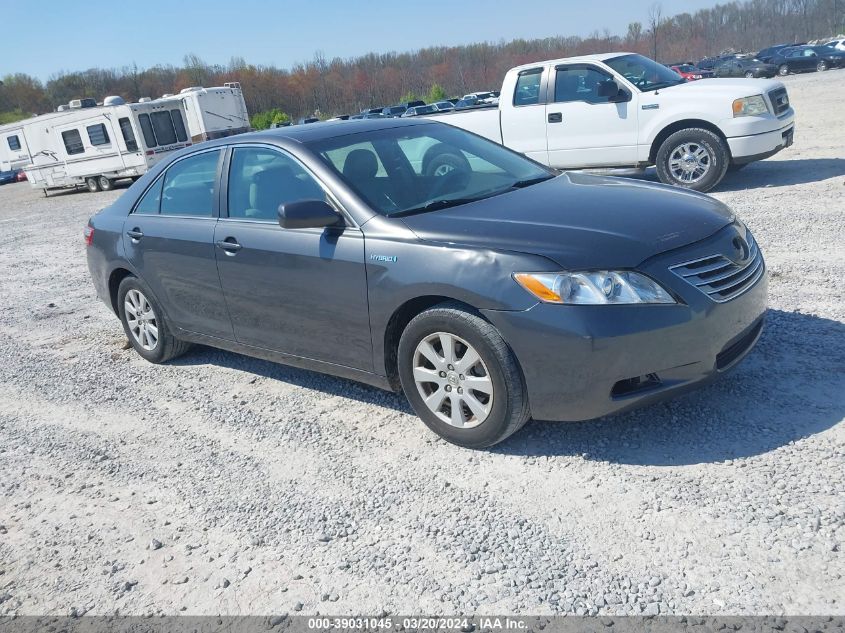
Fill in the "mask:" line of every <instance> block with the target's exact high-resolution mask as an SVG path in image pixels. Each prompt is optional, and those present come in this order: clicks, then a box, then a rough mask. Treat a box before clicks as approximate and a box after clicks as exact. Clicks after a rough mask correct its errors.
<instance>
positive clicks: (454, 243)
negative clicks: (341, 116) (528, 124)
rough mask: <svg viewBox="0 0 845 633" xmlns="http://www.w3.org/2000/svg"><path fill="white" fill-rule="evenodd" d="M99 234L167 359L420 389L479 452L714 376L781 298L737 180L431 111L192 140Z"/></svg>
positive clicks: (431, 407)
mask: <svg viewBox="0 0 845 633" xmlns="http://www.w3.org/2000/svg"><path fill="white" fill-rule="evenodd" d="M85 236H86V242H87V244H88V248H87V254H88V264H89V268H90V271H91V277H92V279H93V282H94V285H95V286H96V289H97V292H98V294H99V296H100V297H101V298H102V299H103V301H104V302H105V303H106V304H107V305H108V306H109V308H110V309H111V310H113V311H114V313H115V314H116V315H117V316H118V317H119V318H120V320H121V322H122V323H123V328H124V330H125V332H126V334H127V336H128V338H129V341H130V342H131V344H132V346H133V347H134V348H135V350H136V351H137V352H138V354H140V355H141V356H143V357H144V358H145V359H147V360H149V361H151V362H154V363H162V362H165V361H168V360H170V359H172V358H174V357H176V356H178V355H179V354H182V353H184V352H185V351H187V350H188V348H189V346H190V345H191V344H192V343H201V344H205V345H211V346H214V347H218V348H222V349H226V350H231V351H234V352H238V353H242V354H248V355H251V356H256V357H261V358H266V359H271V360H274V361H278V362H282V363H287V364H291V365H295V366H298V367H304V368H308V369H312V370H316V371H321V372H326V373H330V374H335V375H338V376H342V377H346V378H350V379H353V380H358V381H361V382H364V383H368V384H370V385H375V386H377V387H381V388H384V389H392V390H397V391H398V390H402V391H404V393H405V395H406V396H407V398H408V400H409V401H410V403H411V405H412V406H413V408H414V410H415V411H416V412H417V414H418V415H419V416H420V417H421V418H422V420H423V421H424V422H425V423H426V424H427V425H428V426H429V427H430V428H431V429H432V430H433V431H434V432H436V433H437V434H439V435H440V436H441V437H443V438H445V439H446V440H448V441H450V442H453V443H456V444H459V445H462V446H467V447H473V448H479V447H486V446H490V445H492V444H495V443H496V442H500V441H502V440H503V439H505V438H507V437H508V436H509V435H511V434H512V433H514V432H516V431H517V430H518V429H519V428H520V427H521V426H522V425H523V424H524V423H525V422H526V421H527V420H528V419H529V418H530V417H533V418H536V419H542V420H587V419H591V418H596V417H599V416H603V415H606V414H609V413H614V412H619V411H624V410H626V409H630V408H632V407H635V406H640V405H644V404H648V403H651V402H655V401H657V400H660V399H663V398H666V397H669V396H673V395H675V394H678V393H681V392H683V391H686V390H688V389H690V388H692V387H695V386H698V385H701V384H704V383H705V382H707V381H709V380H711V379H713V378H714V377H716V376H718V375H720V374H722V373H723V372H725V371H727V370H729V369H730V368H731V367H733V366H734V365H735V364H736V363H737V362H739V361H740V360H741V359H742V358H743V357H744V356H745V355H746V354H747V353H748V352H749V350H750V349H751V348H752V347H753V345H754V343H755V342H756V341H757V339H758V337H759V336H760V332H761V330H762V326H763V316H764V312H765V310H766V276H765V265H764V262H763V257H762V254H761V252H760V249H759V248H758V246H757V244H756V242H755V241H754V238H753V237H752V235H751V233H750V231H749V230H748V229H747V228H746V227H745V226H744V225H743V224H742V223H741V222H740V221H739V220H738V219H737V218H736V217H735V215H734V214H733V213H732V212H731V211H730V210H729V209H728V208H727V207H725V206H724V205H723V204H721V203H719V202H717V201H716V200H713V199H711V198H709V197H707V196H705V195H702V194H697V193H694V192H690V191H683V190H677V189H672V188H668V187H664V186H661V185H653V184H648V183H645V182H640V181H630V180H624V179H616V178H602V177H597V176H588V175H583V174H575V173H572V174H562V175H558V174H557V173H555V172H552V171H550V170H549V169H547V168H546V167H543V166H541V165H539V164H537V163H535V162H533V161H531V160H529V159H527V158H525V157H524V156H522V155H520V154H517V153H515V152H512V151H510V150H508V149H506V148H503V147H501V146H499V145H497V144H495V143H492V142H490V141H487V140H486V139H483V138H480V137H478V136H475V135H473V134H470V133H468V132H465V131H463V130H459V129H456V128H453V127H451V126H448V125H443V124H440V123H434V122H431V121H423V120H414V119H382V120H360V121H347V122H335V123H315V124H312V125H308V126H297V127H291V128H284V129H277V130H271V131H267V132H259V133H253V134H245V135H241V136H236V137H229V138H226V139H220V140H218V141H211V142H207V143H203V144H201V145H197V146H194V147H191V148H190V149H186V150H184V151H182V152H180V153H178V154H176V155H174V156H173V158H172V159H170V160H167V161H163V162H161V163H159V164H158V165H156V167H155V168H153V169H152V170H151V171H150V172H149V173H147V174H146V175H145V176H143V177H142V178H141V179H140V180H138V181H137V182H136V183H135V184H133V185H132V186H131V187H130V188H129V189H128V190H127V191H126V192H125V193H124V195H123V196H122V197H121V198H120V199H119V200H117V201H116V202H115V203H114V204H113V205H112V206H110V207H108V208H106V209H104V210H103V211H101V212H100V213H98V214H97V215H95V216H94V217H92V218H91V220H90V222H89V224H88V226H87V227H86V229H85Z"/></svg>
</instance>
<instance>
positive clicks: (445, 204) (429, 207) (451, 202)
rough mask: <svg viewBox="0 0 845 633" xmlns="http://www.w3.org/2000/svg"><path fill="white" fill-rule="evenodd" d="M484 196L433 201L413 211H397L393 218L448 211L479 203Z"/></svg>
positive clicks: (392, 215) (392, 214) (391, 215)
mask: <svg viewBox="0 0 845 633" xmlns="http://www.w3.org/2000/svg"><path fill="white" fill-rule="evenodd" d="M483 198H484V196H482V197H480V198H444V199H441V200H432V201H431V202H427V203H426V204H424V205H422V206H419V207H414V208H412V209H403V210H402V211H397V212H396V213H391V214H390V217H391V218H401V217H402V216H405V215H414V214H415V213H425V212H426V211H436V210H437V209H448V208H449V207H457V206H459V205H462V204H468V203H470V202H477V201H478V200H482V199H483Z"/></svg>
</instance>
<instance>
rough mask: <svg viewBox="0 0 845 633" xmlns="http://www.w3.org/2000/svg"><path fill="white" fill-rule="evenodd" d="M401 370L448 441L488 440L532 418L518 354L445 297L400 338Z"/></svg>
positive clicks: (421, 410)
mask: <svg viewBox="0 0 845 633" xmlns="http://www.w3.org/2000/svg"><path fill="white" fill-rule="evenodd" d="M398 363H399V378H400V380H401V382H402V390H403V391H404V392H405V395H406V396H407V398H408V400H409V401H410V403H411V406H413V408H414V411H415V412H416V413H417V415H418V416H419V417H420V418H421V419H422V421H423V422H424V423H425V425H426V426H428V428H430V429H431V430H432V431H434V432H435V433H436V434H437V435H439V436H440V437H442V438H443V439H444V440H446V441H447V442H451V443H452V444H457V445H458V446H464V447H466V448H486V447H488V446H492V445H493V444H496V443H498V442H501V441H502V440H504V439H505V438H507V437H508V436H510V435H511V434H513V433H515V432H516V431H518V430H519V429H520V428H521V427H522V426H523V425H524V424H525V423H526V422H527V421H528V418H529V410H528V397H527V394H526V391H525V386H524V382H523V379H522V373H521V372H520V370H519V367H518V366H517V363H516V359H515V358H514V356H513V352H511V350H510V348H509V347H508V346H507V344H506V343H505V341H504V340H503V339H502V336H501V335H500V334H499V332H498V330H496V328H494V327H493V326H492V325H491V324H490V323H488V322H487V321H485V320H484V319H482V318H481V317H480V316H479V315H477V314H474V313H472V312H469V311H468V310H467V309H466V307H465V306H463V305H461V304H458V303H454V302H446V303H442V304H439V305H437V306H434V307H433V308H430V309H429V310H426V311H424V312H422V313H420V314H419V315H417V316H416V317H415V318H414V319H412V320H411V322H410V323H409V324H408V326H407V327H406V328H405V330H404V332H402V336H401V338H400V340H399V354H398Z"/></svg>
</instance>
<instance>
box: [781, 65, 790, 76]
mask: <svg viewBox="0 0 845 633" xmlns="http://www.w3.org/2000/svg"><path fill="white" fill-rule="evenodd" d="M788 74H789V66H787V65H786V64H781V65H780V67H779V68H778V75H780V76H781V77H786V76H787V75H788Z"/></svg>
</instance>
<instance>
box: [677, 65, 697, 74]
mask: <svg viewBox="0 0 845 633" xmlns="http://www.w3.org/2000/svg"><path fill="white" fill-rule="evenodd" d="M678 70H680V71H681V72H685V73H691V72H692V71H694V70H695V66H690V65H689V64H682V65H681V66H678Z"/></svg>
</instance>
